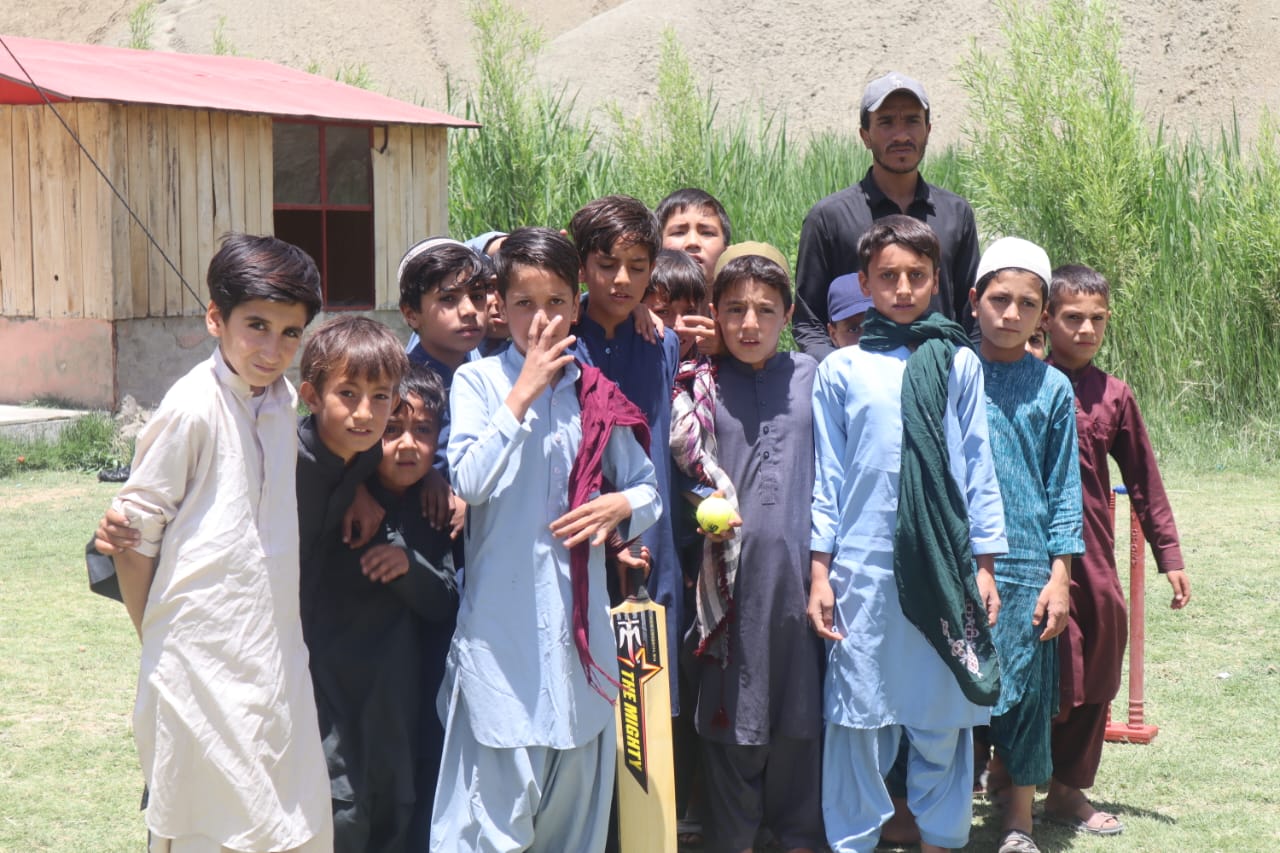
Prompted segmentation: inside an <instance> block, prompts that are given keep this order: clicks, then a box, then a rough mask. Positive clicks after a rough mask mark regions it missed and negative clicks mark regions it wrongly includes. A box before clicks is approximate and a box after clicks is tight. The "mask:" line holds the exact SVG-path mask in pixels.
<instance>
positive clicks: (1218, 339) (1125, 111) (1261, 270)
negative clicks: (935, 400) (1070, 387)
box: [960, 0, 1280, 457]
mask: <svg viewBox="0 0 1280 853" xmlns="http://www.w3.org/2000/svg"><path fill="white" fill-rule="evenodd" d="M1000 8H1001V12H1002V15H1003V31H1004V36H1005V38H1004V40H1003V41H1004V43H1005V46H1003V47H1000V48H997V49H995V50H991V51H988V50H984V49H981V48H978V47H976V46H975V48H974V49H973V51H972V52H971V54H970V56H969V58H968V60H967V61H965V62H964V63H962V65H961V71H960V74H961V80H962V82H963V84H964V86H965V88H966V90H967V91H968V93H969V95H970V112H969V119H968V125H967V128H966V135H967V138H968V144H967V145H966V146H964V147H963V148H962V149H961V151H960V156H961V157H962V158H963V160H964V163H965V168H963V169H962V170H961V175H960V183H961V184H962V190H961V191H962V192H964V194H965V195H966V196H967V197H968V198H969V199H970V200H971V202H973V204H974V206H975V208H976V210H977V215H978V219H979V225H980V228H981V230H982V233H983V234H984V236H985V237H987V238H988V239H990V238H992V237H994V236H997V235H999V234H1017V235H1019V236H1023V237H1027V238H1029V239H1033V240H1036V241H1038V242H1041V243H1042V244H1043V245H1045V247H1046V248H1047V249H1048V251H1049V256H1050V257H1051V258H1053V259H1054V261H1055V263H1066V262H1076V263H1087V264H1089V265H1090V266H1093V267H1095V268H1097V269H1098V270H1099V271H1101V272H1102V273H1103V274H1104V275H1106V276H1107V278H1108V279H1109V281H1110V282H1111V284H1112V289H1113V293H1112V309H1113V311H1114V315H1113V321H1112V326H1111V330H1110V331H1109V333H1108V340H1107V343H1106V345H1105V348H1104V350H1103V353H1102V355H1101V361H1102V363H1103V366H1105V367H1107V368H1108V369H1110V370H1112V371H1114V372H1115V373H1117V374H1118V375H1120V376H1122V377H1123V378H1125V379H1126V380H1127V381H1128V382H1129V383H1130V384H1131V385H1133V386H1134V388H1135V389H1136V390H1137V392H1138V395H1139V398H1140V399H1141V400H1142V401H1143V406H1144V408H1145V409H1147V410H1148V412H1149V413H1155V414H1157V415H1158V418H1159V420H1160V421H1161V422H1162V423H1172V424H1175V425H1176V427H1175V429H1176V431H1181V432H1184V433H1185V432H1188V431H1201V432H1204V433H1206V434H1211V435H1213V434H1216V435H1219V436H1221V434H1222V433H1223V432H1224V430H1223V429H1222V428H1223V427H1224V426H1225V427H1227V429H1226V430H1225V432H1228V433H1231V432H1235V434H1236V435H1235V437H1236V438H1245V439H1246V440H1249V441H1251V442H1255V443H1256V442H1257V441H1258V440H1259V439H1261V441H1262V443H1261V444H1260V445H1258V449H1259V450H1261V452H1262V453H1263V454H1264V455H1269V456H1273V457H1274V454H1275V441H1274V440H1272V439H1269V438H1267V434H1268V433H1269V432H1273V430H1270V429H1262V430H1258V429H1257V426H1258V425H1259V424H1271V425H1274V424H1275V423H1276V422H1277V421H1278V420H1280V405H1278V404H1277V401H1276V394H1275V387H1276V382H1277V379H1278V378H1280V351H1277V349H1276V347H1275V343H1276V331H1277V316H1278V315H1277V312H1276V308H1277V304H1278V302H1280V207H1278V206H1277V202H1280V155H1278V154H1277V139H1278V137H1277V132H1276V126H1275V124H1274V122H1272V121H1270V120H1269V119H1268V120H1264V121H1263V122H1262V124H1261V130H1260V131H1259V134H1258V136H1257V139H1256V141H1255V142H1254V143H1253V145H1252V146H1248V147H1246V146H1245V145H1244V144H1243V143H1242V142H1241V139H1240V134H1239V130H1238V127H1237V126H1236V125H1235V124H1234V123H1233V124H1232V126H1231V127H1229V128H1227V129H1224V130H1223V131H1222V132H1221V133H1220V134H1219V135H1218V136H1217V138H1208V139H1206V138H1201V137H1199V136H1196V135H1191V136H1188V137H1179V136H1177V135H1175V134H1173V133H1171V132H1168V131H1167V129H1165V128H1163V127H1157V128H1156V129H1155V130H1154V131H1151V130H1150V129H1149V128H1148V126H1147V123H1146V121H1145V116H1144V115H1143V113H1142V111H1141V110H1140V109H1139V108H1138V107H1137V105H1136V102H1135V98H1134V86H1133V78H1132V75H1131V74H1130V73H1129V72H1128V71H1127V70H1126V69H1125V68H1124V67H1123V66H1122V65H1121V64H1120V62H1119V60H1118V56H1119V48H1120V33H1119V28H1118V26H1117V24H1116V23H1115V21H1114V19H1113V18H1112V17H1111V15H1110V12H1109V10H1108V8H1107V7H1106V5H1105V4H1103V3H1102V2H1100V0H1087V2H1077V0H1050V2H1048V3H1047V4H1044V5H1043V6H1031V5H1027V4H1020V3H1016V2H1013V0H1004V2H1002V4H1001V7H1000ZM1246 427H1249V429H1246ZM1193 443H1194V442H1193Z"/></svg>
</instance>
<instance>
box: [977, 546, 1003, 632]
mask: <svg viewBox="0 0 1280 853" xmlns="http://www.w3.org/2000/svg"><path fill="white" fill-rule="evenodd" d="M977 559H978V595H979V596H981V597H982V604H983V606H984V607H986V608H987V627H991V626H993V625H995V624H996V619H997V618H998V617H999V616H1000V593H999V591H998V590H997V589H996V558H995V555H993V554H979V555H978V558H977Z"/></svg>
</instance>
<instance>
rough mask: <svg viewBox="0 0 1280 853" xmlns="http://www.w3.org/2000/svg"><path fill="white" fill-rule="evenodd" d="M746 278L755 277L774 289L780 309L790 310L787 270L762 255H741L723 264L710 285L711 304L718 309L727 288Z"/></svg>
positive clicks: (789, 282)
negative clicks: (780, 304) (780, 302)
mask: <svg viewBox="0 0 1280 853" xmlns="http://www.w3.org/2000/svg"><path fill="white" fill-rule="evenodd" d="M746 279H755V280H756V281H758V282H760V283H761V284H764V285H767V286H768V287H771V288H773V289H774V290H776V291H777V292H778V296H779V297H780V298H781V299H782V310H783V311H790V310H791V279H790V278H789V277H788V276H787V271H786V270H784V269H783V268H782V267H780V266H778V265H777V264H776V263H775V262H773V261H771V260H769V259H768V258H766V257H764V256H763V255H743V256H741V257H738V258H734V259H733V260H731V261H729V263H727V264H725V265H724V269H722V270H720V274H719V275H717V276H716V280H715V282H714V283H712V285H711V304H713V305H715V306H716V308H717V309H718V308H719V307H720V300H721V299H723V298H724V295H725V293H726V292H727V291H728V290H729V288H731V287H733V286H734V285H735V284H737V283H738V282H740V281H745V280H746Z"/></svg>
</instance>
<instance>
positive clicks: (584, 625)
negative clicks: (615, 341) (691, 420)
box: [569, 363, 649, 702]
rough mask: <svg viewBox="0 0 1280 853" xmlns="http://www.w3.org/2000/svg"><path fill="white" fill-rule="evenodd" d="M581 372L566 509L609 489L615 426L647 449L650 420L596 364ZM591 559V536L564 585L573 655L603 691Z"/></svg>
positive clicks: (575, 555)
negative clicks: (592, 629) (593, 629)
mask: <svg viewBox="0 0 1280 853" xmlns="http://www.w3.org/2000/svg"><path fill="white" fill-rule="evenodd" d="M578 366H579V367H580V368H581V370H582V376H581V377H580V378H579V379H578V383H577V384H578V389H577V390H578V404H579V405H580V406H581V408H582V412H581V415H580V418H581V423H582V443H581V444H580V445H579V446H578V455H577V456H576V457H574V460H573V470H571V471H570V472H569V509H577V508H578V507H580V506H582V505H583V504H585V503H586V502H587V501H589V500H591V496H592V495H594V494H599V493H600V492H603V491H611V490H612V486H610V485H609V484H608V483H607V482H606V481H605V478H604V464H603V463H604V451H605V447H606V446H607V445H608V444H609V434H610V433H611V432H613V429H614V427H630V428H631V431H632V432H633V433H634V434H635V437H636V441H638V442H639V443H640V446H641V447H642V448H644V452H645V453H646V454H648V452H649V422H648V421H647V420H645V417H644V413H643V412H641V411H640V409H638V408H637V407H636V405H635V404H634V403H632V402H631V401H630V400H628V399H627V398H626V396H625V395H624V394H623V393H622V391H621V389H619V388H618V386H617V385H616V384H614V383H613V382H612V381H610V380H609V378H608V377H606V376H605V375H604V374H603V373H601V372H600V371H599V370H597V369H596V368H594V367H592V366H590V365H588V364H582V363H579V365H578ZM590 558H591V541H590V540H587V541H586V542H579V543H578V544H577V545H575V546H573V549H572V550H571V551H570V552H569V585H570V587H571V588H572V589H573V644H574V646H576V647H577V649H578V660H580V661H581V662H582V670H583V672H584V673H586V676H587V683H588V684H590V685H591V687H592V688H593V689H594V690H595V691H596V692H597V693H599V694H600V695H601V696H603V697H604V698H605V699H609V696H608V694H606V693H605V692H604V690H603V689H602V688H601V687H600V682H599V681H598V680H597V679H596V673H599V674H600V675H603V676H604V677H605V678H606V679H608V681H609V683H610V684H612V685H613V686H614V687H619V686H620V685H619V684H618V682H617V681H615V680H614V679H613V677H612V676H610V675H609V673H607V672H605V671H604V669H603V668H601V666H600V664H598V663H596V662H595V659H594V658H593V657H592V656H591V642H590V637H589V636H588V628H589V623H590V619H589V618H588V615H587V607H588V606H589V605H588V602H589V598H588V592H589V589H590V579H591V575H590V572H589V571H588V568H589V565H590ZM609 701H610V702H612V701H613V700H612V699H609Z"/></svg>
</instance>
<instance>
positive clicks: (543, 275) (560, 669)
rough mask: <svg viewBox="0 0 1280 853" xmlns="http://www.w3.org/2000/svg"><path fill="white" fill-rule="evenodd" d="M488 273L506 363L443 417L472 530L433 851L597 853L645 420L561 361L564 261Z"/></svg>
mask: <svg viewBox="0 0 1280 853" xmlns="http://www.w3.org/2000/svg"><path fill="white" fill-rule="evenodd" d="M495 265H496V270H497V290H498V298H499V300H500V302H501V305H502V310H503V313H504V315H505V316H506V318H507V322H508V324H509V327H510V330H511V339H512V346H511V347H510V348H508V349H507V350H505V351H504V352H502V353H501V354H499V355H496V356H494V357H492V358H486V359H482V360H480V361H476V362H471V363H469V364H465V365H463V366H462V367H461V368H460V369H459V370H458V372H457V374H456V375H455V377H454V382H453V388H452V393H451V401H450V403H451V413H452V422H453V424H452V434H451V438H450V442H449V447H448V455H449V466H450V470H451V472H452V475H453V487H454V490H455V491H456V493H457V494H458V495H459V496H460V497H461V498H462V499H463V500H464V501H466V502H467V504H468V505H469V507H470V509H469V513H470V520H469V522H468V525H467V530H466V557H467V581H466V584H465V587H464V589H463V593H462V599H461V604H460V608H459V612H458V627H457V630H456V632H455V633H454V638H453V643H452V646H451V647H450V650H449V657H448V661H447V663H446V673H445V682H444V686H443V689H442V691H441V696H440V704H441V715H442V717H443V718H444V720H445V745H444V756H443V761H442V765H441V772H440V779H439V784H438V787H437V791H436V799H435V807H434V810H433V818H432V827H431V849H432V850H433V851H441V853H444V851H448V853H460V852H461V851H473V850H493V849H504V850H505V849H528V848H530V847H535V846H536V847H537V848H538V849H546V850H581V851H599V850H603V848H604V843H605V835H606V830H607V827H608V821H609V806H610V802H611V801H612V797H613V790H614V767H615V758H616V735H615V724H614V708H613V704H612V703H613V700H614V697H615V695H616V692H617V676H618V664H617V656H616V649H615V645H614V637H613V632H612V630H611V624H610V619H609V607H608V596H607V594H606V589H605V567H604V548H603V547H602V546H603V545H604V544H605V541H606V539H607V538H608V537H609V534H610V533H611V532H613V531H614V530H615V529H617V530H618V531H619V533H620V534H621V535H622V537H623V538H624V539H633V538H634V537H635V536H636V535H638V534H639V533H640V532H642V531H643V530H645V529H646V528H648V527H649V526H650V525H652V524H653V523H654V522H655V521H656V520H657V519H658V517H659V516H660V514H661V511H662V506H661V503H660V501H659V500H658V493H657V488H656V484H655V480H654V473H653V465H652V463H651V462H650V461H649V459H648V455H647V453H646V449H645V447H644V442H645V441H647V439H648V429H647V425H646V423H645V418H644V415H643V413H641V412H640V411H639V410H638V409H636V408H635V406H633V405H631V404H630V403H629V402H628V401H627V400H626V398H625V397H623V396H622V394H621V392H619V391H618V389H617V387H616V386H615V385H613V383H611V382H609V381H608V380H605V379H604V378H603V377H602V376H601V374H600V373H599V371H596V370H594V369H593V368H588V367H584V366H582V365H580V364H579V363H578V362H577V361H576V360H575V359H574V357H573V355H572V353H571V352H570V351H569V349H570V347H571V346H572V345H573V343H574V340H575V339H574V337H573V336H572V335H570V334H569V333H568V332H569V328H570V326H571V325H572V324H573V322H574V321H575V320H576V319H577V318H578V311H579V302H578V288H577V282H578V271H579V259H578V255H577V253H576V252H575V251H574V248H573V246H572V245H571V244H570V243H569V242H568V241H567V240H565V239H564V238H563V237H561V236H560V235H558V234H556V233H555V232H553V231H550V230H548V229H545V228H521V229H517V230H516V231H514V232H512V233H511V235H510V236H509V237H508V238H507V240H506V241H505V242H504V243H503V245H502V248H501V249H499V250H498V253H497V256H496V258H495ZM606 480H607V481H608V483H609V484H611V487H612V489H613V491H607V492H606V491H604V489H605V486H604V481H606Z"/></svg>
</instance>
